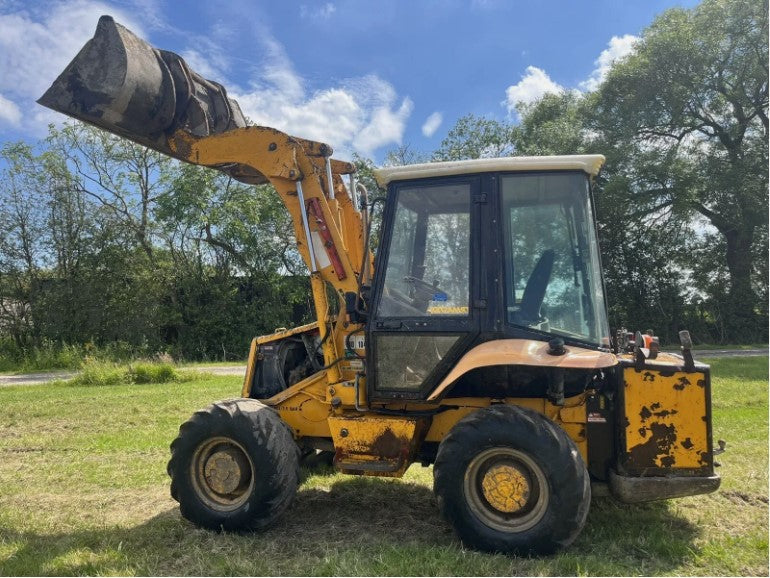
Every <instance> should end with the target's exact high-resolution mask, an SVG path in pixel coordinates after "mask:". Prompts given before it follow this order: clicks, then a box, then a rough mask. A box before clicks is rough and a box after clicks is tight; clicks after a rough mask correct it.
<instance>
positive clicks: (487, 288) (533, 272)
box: [367, 155, 610, 400]
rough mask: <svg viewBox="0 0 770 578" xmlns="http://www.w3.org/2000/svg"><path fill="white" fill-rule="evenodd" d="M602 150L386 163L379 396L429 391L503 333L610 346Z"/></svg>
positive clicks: (374, 346) (375, 384) (382, 175)
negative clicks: (602, 241)
mask: <svg viewBox="0 0 770 578" xmlns="http://www.w3.org/2000/svg"><path fill="white" fill-rule="evenodd" d="M603 162H604V157H603V156H601V155H581V156H561V157H509V158H501V159H482V160H472V161H460V162H447V163H430V164H424V165H409V166H404V167H393V168H387V169H381V170H379V171H377V173H376V175H377V178H378V181H379V183H380V184H381V185H382V186H385V185H387V187H388V202H387V204H386V207H387V209H386V211H385V215H384V222H383V236H382V241H381V245H380V250H379V253H378V255H377V266H376V267H375V270H376V277H375V279H374V287H373V294H372V303H371V311H372V315H371V318H370V319H371V321H370V323H369V324H368V326H369V327H368V332H369V335H368V336H367V337H368V342H369V344H370V347H369V348H368V355H369V356H370V357H369V359H368V366H369V367H373V368H375V371H374V372H372V373H373V374H374V375H371V374H370V376H369V393H370V395H371V396H372V397H371V399H405V400H421V399H425V398H426V396H427V394H428V393H429V392H430V391H432V389H433V388H434V387H435V386H436V385H437V384H438V383H439V382H440V381H441V380H442V379H443V378H444V377H445V376H446V375H447V373H448V372H449V371H450V370H451V368H452V367H453V366H454V365H455V364H456V362H457V361H458V359H459V358H460V357H461V356H462V355H463V354H464V353H466V352H467V351H468V350H469V349H471V348H472V347H474V346H476V345H478V344H481V343H483V342H485V341H490V340H494V339H529V340H538V341H549V340H551V339H553V338H554V337H559V338H561V339H563V340H564V342H565V343H566V344H571V345H573V346H577V347H580V348H585V349H589V350H590V349H593V350H599V349H607V348H609V335H610V332H609V325H608V321H607V312H606V302H605V298H604V289H603V280H602V274H601V263H600V259H599V247H598V242H597V237H596V227H595V218H594V214H593V208H592V199H591V179H592V178H593V177H594V176H595V175H596V174H597V173H598V171H599V169H600V167H601V165H602V164H603Z"/></svg>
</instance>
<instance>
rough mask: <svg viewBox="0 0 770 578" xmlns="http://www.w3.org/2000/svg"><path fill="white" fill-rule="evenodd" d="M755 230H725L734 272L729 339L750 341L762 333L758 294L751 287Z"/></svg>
mask: <svg viewBox="0 0 770 578" xmlns="http://www.w3.org/2000/svg"><path fill="white" fill-rule="evenodd" d="M753 233H754V231H753V228H747V229H743V230H739V229H732V230H730V231H726V232H724V236H725V240H726V241H727V252H726V254H725V260H726V262H727V269H728V271H729V273H730V290H729V291H728V299H729V303H727V304H726V307H725V311H726V312H727V319H725V325H726V328H727V339H728V340H729V341H732V342H734V343H748V342H751V341H757V340H759V339H760V337H761V336H760V333H761V328H760V327H759V326H758V316H757V312H756V309H755V307H756V300H757V298H756V295H755V294H754V291H753V290H752V288H751V269H752V254H751V246H752V242H753V240H754V239H753V237H754V234H753Z"/></svg>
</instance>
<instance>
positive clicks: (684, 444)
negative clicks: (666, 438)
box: [682, 438, 695, 450]
mask: <svg viewBox="0 0 770 578" xmlns="http://www.w3.org/2000/svg"><path fill="white" fill-rule="evenodd" d="M694 445H695V444H694V443H692V440H691V439H690V438H686V439H685V440H684V441H683V442H682V447H683V448H684V449H686V450H689V449H691V448H692V447H693V446H694Z"/></svg>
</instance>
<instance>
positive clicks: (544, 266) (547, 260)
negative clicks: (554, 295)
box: [517, 249, 555, 325]
mask: <svg viewBox="0 0 770 578" xmlns="http://www.w3.org/2000/svg"><path fill="white" fill-rule="evenodd" d="M554 258H555V253H554V251H553V249H547V250H545V251H543V254H542V255H540V259H538V261H537V264H536V265H535V268H534V269H533V270H532V274H531V275H530V276H529V279H527V286H526V287H525V288H524V295H522V297H521V303H520V304H519V311H518V315H517V317H518V318H519V321H520V322H521V323H525V324H527V325H529V324H531V323H536V322H537V321H539V320H540V307H541V306H542V305H543V300H544V299H545V290H546V288H547V287H548V281H550V280H551V272H552V271H553V262H554Z"/></svg>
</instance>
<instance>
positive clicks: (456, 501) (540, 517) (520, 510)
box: [433, 405, 591, 555]
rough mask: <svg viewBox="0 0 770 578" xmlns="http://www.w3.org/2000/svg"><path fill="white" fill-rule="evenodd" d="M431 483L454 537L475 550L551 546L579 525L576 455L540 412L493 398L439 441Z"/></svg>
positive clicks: (582, 476)
mask: <svg viewBox="0 0 770 578" xmlns="http://www.w3.org/2000/svg"><path fill="white" fill-rule="evenodd" d="M433 479H434V481H433V490H434V492H435V493H436V498H437V500H438V505H439V508H440V510H441V513H442V514H443V515H444V517H445V518H446V519H447V520H448V521H449V523H450V524H452V526H453V527H454V529H455V532H456V533H457V535H458V536H459V537H460V539H461V540H462V542H463V543H464V544H465V545H466V546H468V547H470V548H474V549H477V550H483V551H486V552H504V553H513V554H521V555H527V554H551V553H553V552H555V551H557V550H559V549H561V548H565V547H567V546H569V545H570V544H571V543H572V542H573V541H574V539H575V538H576V537H577V535H578V534H579V533H580V531H581V530H582V528H583V526H584V524H585V521H586V517H587V516H588V508H589V506H590V503H591V484H590V480H589V476H588V471H587V470H586V467H585V464H584V462H583V458H582V457H581V455H580V452H579V451H578V449H577V446H575V444H574V442H573V441H572V440H571V439H570V438H569V436H567V434H566V433H565V432H564V430H563V429H561V428H560V427H559V426H558V425H556V424H555V423H553V422H552V421H550V420H549V419H548V418H546V417H544V416H542V415H541V414H539V413H537V412H535V411H532V410H529V409H525V408H521V407H517V406H511V405H495V406H492V407H489V408H485V409H481V410H479V411H476V412H474V413H472V414H470V415H468V416H466V417H465V418H463V419H461V420H460V421H459V422H457V424H456V425H455V426H454V428H452V430H451V431H450V432H449V434H448V435H447V436H446V437H445V438H444V440H443V441H442V442H441V444H440V445H439V449H438V453H437V455H436V461H435V464H434V467H433Z"/></svg>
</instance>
